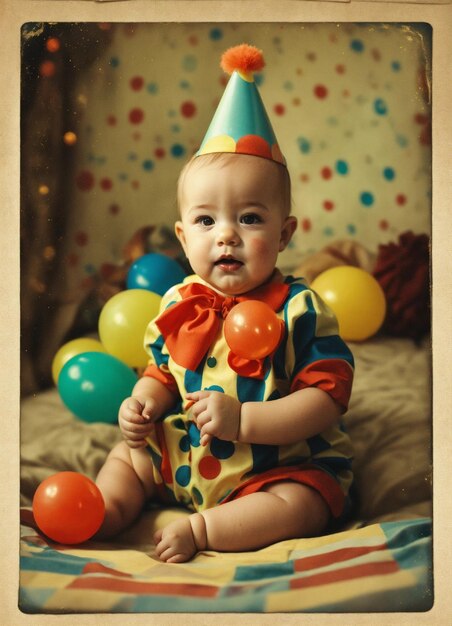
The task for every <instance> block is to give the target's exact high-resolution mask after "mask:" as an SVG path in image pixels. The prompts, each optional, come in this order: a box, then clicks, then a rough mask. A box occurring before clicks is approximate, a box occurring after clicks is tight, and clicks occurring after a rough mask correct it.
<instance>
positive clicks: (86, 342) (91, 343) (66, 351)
mask: <svg viewBox="0 0 452 626" xmlns="http://www.w3.org/2000/svg"><path fill="white" fill-rule="evenodd" d="M82 352H106V350H105V348H104V346H103V345H102V344H101V342H100V341H98V340H97V339H89V338H88V337H81V338H80V339H72V340H71V341H68V342H67V343H65V344H64V345H63V346H61V348H60V349H59V350H58V352H57V353H56V354H55V356H54V357H53V361H52V378H53V382H54V383H55V385H56V384H57V383H58V376H59V375H60V371H61V369H62V368H63V365H64V364H65V363H66V362H67V361H69V359H72V357H73V356H77V355H79V354H82Z"/></svg>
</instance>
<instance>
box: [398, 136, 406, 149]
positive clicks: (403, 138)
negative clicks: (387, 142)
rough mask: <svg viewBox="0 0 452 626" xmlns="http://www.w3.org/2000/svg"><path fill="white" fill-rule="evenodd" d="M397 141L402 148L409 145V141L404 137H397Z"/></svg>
mask: <svg viewBox="0 0 452 626" xmlns="http://www.w3.org/2000/svg"><path fill="white" fill-rule="evenodd" d="M396 141H397V143H398V144H399V146H400V147H401V148H406V147H407V145H408V139H407V138H406V137H405V136H404V135H397V137H396Z"/></svg>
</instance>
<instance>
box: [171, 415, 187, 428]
mask: <svg viewBox="0 0 452 626" xmlns="http://www.w3.org/2000/svg"><path fill="white" fill-rule="evenodd" d="M173 426H174V427H175V428H178V429H179V430H185V422H184V420H183V419H181V418H179V419H177V420H174V422H173Z"/></svg>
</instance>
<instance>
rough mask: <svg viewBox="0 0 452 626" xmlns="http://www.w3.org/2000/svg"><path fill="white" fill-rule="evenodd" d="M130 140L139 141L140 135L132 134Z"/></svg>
mask: <svg viewBox="0 0 452 626" xmlns="http://www.w3.org/2000/svg"><path fill="white" fill-rule="evenodd" d="M132 139H134V140H135V141H140V139H141V133H132Z"/></svg>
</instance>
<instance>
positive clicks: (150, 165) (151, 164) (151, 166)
mask: <svg viewBox="0 0 452 626" xmlns="http://www.w3.org/2000/svg"><path fill="white" fill-rule="evenodd" d="M143 169H144V170H146V172H150V171H151V170H153V169H154V161H151V159H146V161H143Z"/></svg>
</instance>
